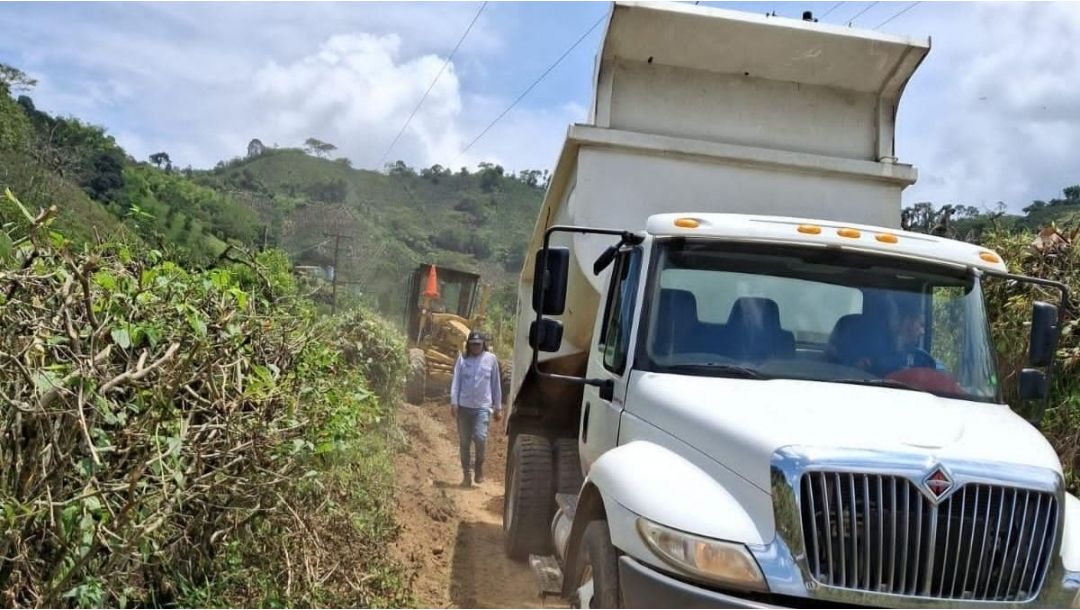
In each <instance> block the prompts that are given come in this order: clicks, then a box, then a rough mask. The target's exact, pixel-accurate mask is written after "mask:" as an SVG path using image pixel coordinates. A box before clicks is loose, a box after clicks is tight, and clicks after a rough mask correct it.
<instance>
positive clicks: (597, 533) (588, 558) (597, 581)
mask: <svg viewBox="0 0 1080 610" xmlns="http://www.w3.org/2000/svg"><path fill="white" fill-rule="evenodd" d="M618 562H619V555H618V553H617V552H616V551H615V547H614V546H613V545H612V544H611V535H610V534H609V533H608V524H607V521H604V520H599V521H593V522H591V523H589V525H587V526H586V527H585V533H584V534H583V535H582V536H581V548H580V549H578V560H577V569H576V570H575V571H574V575H575V581H574V585H575V586H574V593H573V599H572V601H573V602H574V606H575V607H577V608H618V607H620V604H619V563H618Z"/></svg>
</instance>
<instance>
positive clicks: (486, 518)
mask: <svg viewBox="0 0 1080 610" xmlns="http://www.w3.org/2000/svg"><path fill="white" fill-rule="evenodd" d="M398 425H399V427H400V429H401V430H402V434H403V437H404V442H403V447H402V450H401V451H400V452H399V454H398V455H397V458H396V460H395V470H396V473H397V488H396V500H397V510H398V518H399V521H400V522H401V524H402V528H403V530H402V533H401V537H400V539H399V540H398V543H397V545H396V547H395V548H394V550H393V552H394V553H395V554H396V555H397V557H398V558H399V559H401V560H403V561H405V562H407V563H408V564H409V565H412V566H413V567H415V569H416V581H415V582H414V585H413V594H414V597H415V599H416V603H417V604H418V605H419V606H420V607H437V608H446V607H450V608H541V607H558V606H560V605H561V600H558V599H554V598H550V597H549V598H547V599H544V600H542V599H541V598H540V597H539V595H538V592H537V584H536V579H535V577H534V576H533V573H532V570H531V569H530V568H529V566H528V564H526V563H517V562H514V561H511V560H510V559H508V558H507V557H506V554H505V553H504V552H503V546H502V545H503V541H502V502H503V473H504V469H505V467H506V436H505V435H504V434H503V424H502V422H495V421H492V422H491V427H490V429H489V432H488V443H487V460H486V462H485V470H486V471H487V472H486V473H485V475H486V476H487V479H486V480H485V481H484V483H483V484H480V485H476V486H474V487H472V488H462V487H461V486H460V484H461V466H460V464H459V462H458V452H457V441H456V437H457V432H456V427H455V424H454V422H453V420H452V418H451V416H450V409H449V407H448V406H447V405H445V404H437V403H427V404H425V405H423V406H416V405H409V404H406V405H402V407H401V409H400V410H399V411H398ZM562 607H565V606H562Z"/></svg>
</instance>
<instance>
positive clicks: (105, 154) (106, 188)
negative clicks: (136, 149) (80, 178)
mask: <svg viewBox="0 0 1080 610" xmlns="http://www.w3.org/2000/svg"><path fill="white" fill-rule="evenodd" d="M80 186H82V187H83V190H85V191H86V194H87V195H90V197H92V198H94V199H96V200H98V201H113V200H114V199H115V198H116V193H117V191H119V190H120V188H121V187H123V186H124V157H123V153H122V152H120V151H119V149H115V150H104V151H101V152H99V153H97V155H95V156H94V158H93V161H92V162H91V173H90V175H89V176H88V178H87V179H86V180H85V181H84V182H83V183H82V184H81V185H80Z"/></svg>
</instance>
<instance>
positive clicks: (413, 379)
mask: <svg viewBox="0 0 1080 610" xmlns="http://www.w3.org/2000/svg"><path fill="white" fill-rule="evenodd" d="M488 294H489V293H488V291H487V289H486V288H482V287H481V286H480V276H479V275H477V274H475V273H469V272H467V271H459V270H456V269H448V268H446V267H439V268H436V267H435V265H429V264H422V265H420V266H419V267H417V268H416V269H415V270H414V271H413V272H412V274H411V275H410V276H409V283H408V286H407V293H406V295H405V330H406V332H407V333H408V337H409V377H408V381H407V386H406V394H407V396H406V398H407V399H408V400H409V402H411V403H413V404H420V403H421V402H423V401H424V399H425V398H427V397H429V396H442V395H445V394H446V393H447V392H448V391H449V389H450V382H451V379H452V377H453V373H454V362H455V361H456V359H457V357H458V354H459V353H461V350H462V349H463V347H464V345H465V339H466V338H467V337H468V335H469V331H470V330H472V329H473V328H477V327H478V326H479V325H480V324H481V323H482V322H483V320H484V311H485V309H486V307H487V299H488Z"/></svg>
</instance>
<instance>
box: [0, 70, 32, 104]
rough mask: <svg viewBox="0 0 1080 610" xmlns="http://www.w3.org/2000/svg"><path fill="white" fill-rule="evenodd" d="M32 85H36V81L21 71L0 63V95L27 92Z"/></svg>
mask: <svg viewBox="0 0 1080 610" xmlns="http://www.w3.org/2000/svg"><path fill="white" fill-rule="evenodd" d="M34 85H37V81H36V80H34V79H32V78H30V77H29V76H27V74H26V73H25V72H23V71H22V70H20V69H18V68H16V67H14V66H9V65H7V64H5V63H0V93H3V94H4V95H5V96H6V95H9V94H11V93H13V92H16V91H29V90H30V89H33V88H34Z"/></svg>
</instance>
